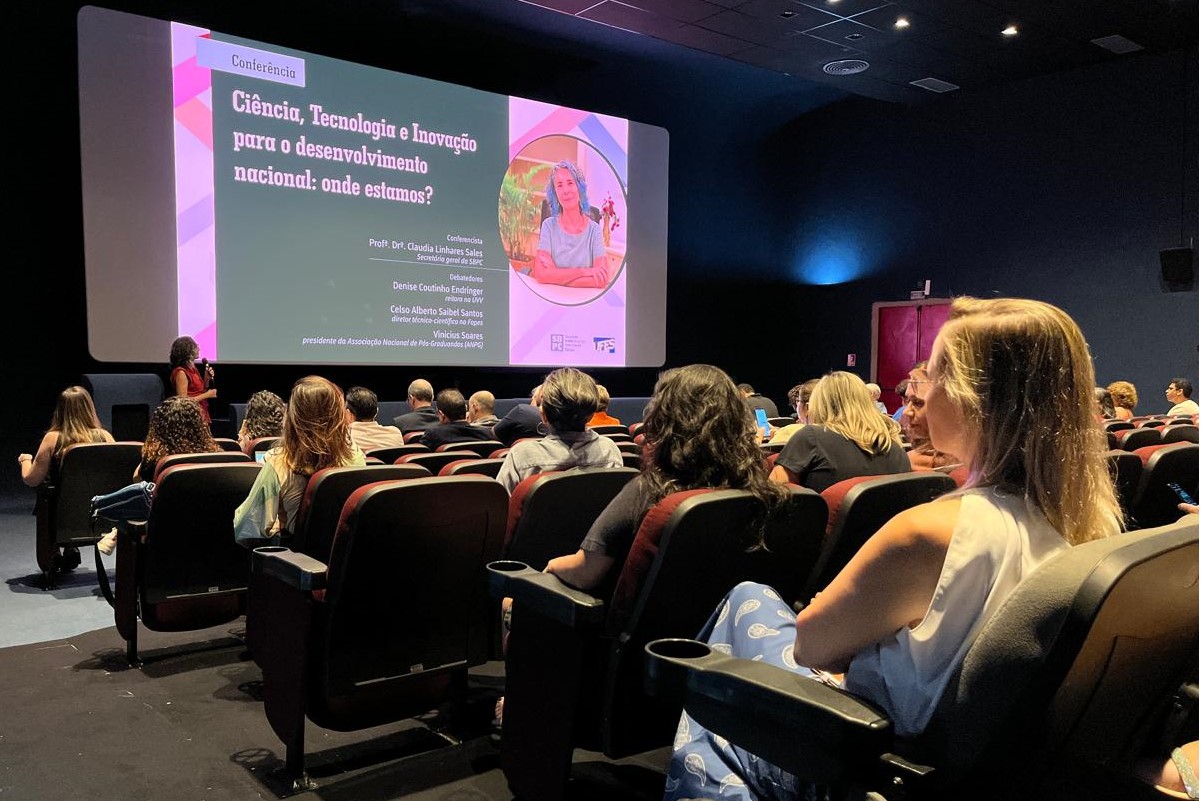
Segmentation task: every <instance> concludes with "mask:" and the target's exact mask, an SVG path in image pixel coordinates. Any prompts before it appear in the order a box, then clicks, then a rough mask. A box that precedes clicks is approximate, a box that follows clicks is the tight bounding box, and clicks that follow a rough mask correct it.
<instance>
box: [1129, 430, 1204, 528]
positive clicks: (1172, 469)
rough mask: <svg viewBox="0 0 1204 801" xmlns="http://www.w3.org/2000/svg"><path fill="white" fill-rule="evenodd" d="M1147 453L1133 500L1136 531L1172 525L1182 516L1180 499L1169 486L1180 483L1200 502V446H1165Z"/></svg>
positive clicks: (1180, 444) (1179, 444) (1178, 444)
mask: <svg viewBox="0 0 1204 801" xmlns="http://www.w3.org/2000/svg"><path fill="white" fill-rule="evenodd" d="M1142 453H1147V454H1148V457H1147V458H1146V462H1145V466H1144V467H1143V469H1142V471H1141V481H1140V482H1139V483H1138V485H1137V492H1136V493H1135V495H1134V498H1133V507H1132V517H1133V524H1134V526H1135V527H1137V528H1152V527H1154V526H1163V525H1166V524H1167V523H1171V522H1173V521H1175V520H1177V519H1179V517H1180V516H1181V515H1182V514H1183V513H1182V512H1180V511H1179V508H1178V506H1179V504H1180V503H1181V501H1180V498H1179V496H1178V495H1177V494H1176V493H1175V491H1174V490H1173V489H1171V488H1170V486H1169V485H1170V484H1172V483H1174V484H1178V485H1179V486H1180V487H1182V488H1183V489H1184V490H1186V491H1187V492H1188V494H1190V495H1191V497H1192V498H1194V499H1195V500H1196V501H1197V503H1198V502H1199V500H1200V446H1199V445H1195V444H1192V443H1187V442H1184V443H1175V444H1173V445H1163V446H1162V447H1159V448H1156V449H1152V451H1150V452H1145V451H1143V452H1142Z"/></svg>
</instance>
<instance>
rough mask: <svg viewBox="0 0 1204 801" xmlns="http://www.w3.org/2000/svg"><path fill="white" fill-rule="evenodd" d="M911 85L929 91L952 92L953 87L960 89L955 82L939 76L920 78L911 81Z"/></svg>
mask: <svg viewBox="0 0 1204 801" xmlns="http://www.w3.org/2000/svg"><path fill="white" fill-rule="evenodd" d="M911 85H912V86H918V87H920V88H921V89H927V90H928V91H929V92H952V91H953V90H954V89H961V87H960V86H958V85H957V84H955V83H949V82H948V81H942V80H941V79H940V78H921V79H920V80H918V81H912V82H911Z"/></svg>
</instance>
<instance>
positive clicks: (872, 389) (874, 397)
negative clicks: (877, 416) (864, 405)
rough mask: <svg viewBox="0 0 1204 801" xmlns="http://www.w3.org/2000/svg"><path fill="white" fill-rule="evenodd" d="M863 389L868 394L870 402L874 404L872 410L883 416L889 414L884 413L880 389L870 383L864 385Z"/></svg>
mask: <svg viewBox="0 0 1204 801" xmlns="http://www.w3.org/2000/svg"><path fill="white" fill-rule="evenodd" d="M865 388H866V389H867V390H868V391H869V393H870V400H871V401H873V402H874V408H875V409H877V410H878V411H880V412H882V413H883V414H889V412H887V411H886V404H885V403H883V402H882V387H880V386H878V385H877V384H875V383H873V382H872V381H871V382H870V383H868V384H866V385H865Z"/></svg>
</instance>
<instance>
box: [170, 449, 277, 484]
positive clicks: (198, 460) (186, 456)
mask: <svg viewBox="0 0 1204 801" xmlns="http://www.w3.org/2000/svg"><path fill="white" fill-rule="evenodd" d="M253 461H255V460H254V459H252V458H251V457H250V456H248V455H247V454H245V453H243V452H242V451H227V450H220V451H211V452H205V453H173V454H172V455H171V456H164V457H163V458H162V459H160V460H159V463H158V464H156V465H155V480H158V478H159V476H160V475H161V474H162V473H163V472H165V471H166V470H167V469H168V468H169V467H175V466H176V465H181V464H230V463H235V462H240V463H247V462H253Z"/></svg>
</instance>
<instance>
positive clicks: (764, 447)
mask: <svg viewBox="0 0 1204 801" xmlns="http://www.w3.org/2000/svg"><path fill="white" fill-rule="evenodd" d="M785 447H786V442H785V441H784V440H783V441H781V442H762V443H761V452H762V453H765V454H770V453H781V452H782V448H785Z"/></svg>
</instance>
